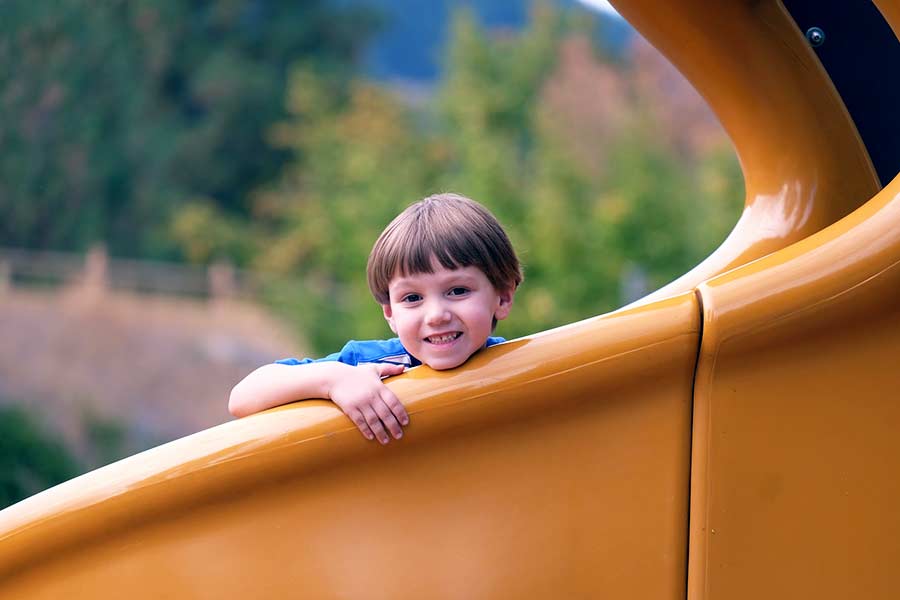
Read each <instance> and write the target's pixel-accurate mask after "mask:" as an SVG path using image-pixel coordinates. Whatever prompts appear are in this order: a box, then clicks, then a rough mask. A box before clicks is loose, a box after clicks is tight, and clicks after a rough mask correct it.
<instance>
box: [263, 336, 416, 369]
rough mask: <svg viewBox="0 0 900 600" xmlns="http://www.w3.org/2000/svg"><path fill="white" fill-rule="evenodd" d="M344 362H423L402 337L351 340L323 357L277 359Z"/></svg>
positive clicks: (412, 364) (413, 364)
mask: <svg viewBox="0 0 900 600" xmlns="http://www.w3.org/2000/svg"><path fill="white" fill-rule="evenodd" d="M329 361H336V362H342V363H344V364H347V365H352V366H354V367H355V366H356V365H359V364H362V363H378V362H383V363H395V364H399V365H404V366H407V367H416V366H418V365H420V364H422V363H420V362H419V361H418V360H416V359H415V358H414V357H413V356H412V355H411V354H410V353H409V352H407V351H406V348H404V347H403V344H401V343H400V338H391V339H389V340H350V341H349V342H347V343H346V344H344V347H343V348H341V350H340V351H339V352H335V353H333V354H329V355H328V356H325V357H323V358H317V359H313V358H303V359H296V358H283V359H281V360H277V361H275V362H276V363H278V364H282V365H303V364H307V363H311V362H329Z"/></svg>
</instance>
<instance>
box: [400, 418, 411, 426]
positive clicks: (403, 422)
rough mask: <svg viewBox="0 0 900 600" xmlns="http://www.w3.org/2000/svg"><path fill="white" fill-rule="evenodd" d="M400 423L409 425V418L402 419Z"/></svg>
mask: <svg viewBox="0 0 900 600" xmlns="http://www.w3.org/2000/svg"><path fill="white" fill-rule="evenodd" d="M400 423H402V424H403V425H409V419H403V420H402V421H400Z"/></svg>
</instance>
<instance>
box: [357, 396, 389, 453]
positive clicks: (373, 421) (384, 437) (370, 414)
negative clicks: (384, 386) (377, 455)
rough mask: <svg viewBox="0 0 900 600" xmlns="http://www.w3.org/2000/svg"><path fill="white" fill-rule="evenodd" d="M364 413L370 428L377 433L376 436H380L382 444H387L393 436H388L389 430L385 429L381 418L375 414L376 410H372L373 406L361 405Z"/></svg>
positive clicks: (379, 439)
mask: <svg viewBox="0 0 900 600" xmlns="http://www.w3.org/2000/svg"><path fill="white" fill-rule="evenodd" d="M360 410H362V414H363V416H364V417H365V418H366V423H368V424H369V428H370V429H371V430H372V433H374V434H375V437H377V438H378V441H379V442H381V443H382V444H387V443H388V442H389V441H391V438H390V437H389V436H388V434H387V431H385V429H384V425H382V423H381V419H380V418H379V417H378V415H377V414H375V411H374V410H372V407H371V406H368V405H366V406H363V407H361V409H360Z"/></svg>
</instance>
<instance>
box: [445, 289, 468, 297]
mask: <svg viewBox="0 0 900 600" xmlns="http://www.w3.org/2000/svg"><path fill="white" fill-rule="evenodd" d="M448 293H449V294H450V295H451V296H463V295H465V294H467V293H469V289H468V288H464V287H455V288H452V289H451V290H450V291H449V292H448Z"/></svg>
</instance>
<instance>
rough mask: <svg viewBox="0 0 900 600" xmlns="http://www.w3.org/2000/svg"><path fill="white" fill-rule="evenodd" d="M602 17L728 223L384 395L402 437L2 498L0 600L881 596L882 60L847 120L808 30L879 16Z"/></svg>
mask: <svg viewBox="0 0 900 600" xmlns="http://www.w3.org/2000/svg"><path fill="white" fill-rule="evenodd" d="M615 4H616V7H617V8H618V9H619V11H620V13H621V14H622V15H624V16H625V17H626V18H627V19H628V20H629V21H631V22H632V24H633V25H634V26H635V27H636V28H637V29H638V30H639V31H641V33H642V34H643V35H645V36H646V37H647V38H648V39H649V40H650V41H651V42H652V43H653V44H655V45H656V46H657V47H658V48H659V49H660V50H661V51H662V52H663V53H664V54H666V55H667V56H668V57H669V58H670V60H672V61H673V62H674V63H675V64H676V66H678V68H679V69H680V70H681V71H682V72H683V73H684V74H685V76H686V77H688V79H690V80H691V81H692V83H693V84H694V85H695V86H696V88H697V89H698V90H699V91H700V92H701V93H702V94H703V95H704V97H705V98H706V99H707V101H708V102H709V104H710V105H711V106H712V108H713V110H715V111H716V113H717V114H718V116H719V118H720V120H721V121H722V123H723V125H724V126H725V128H726V129H727V131H728V132H729V134H730V136H731V138H732V140H733V142H734V144H735V147H736V150H737V152H738V155H739V157H740V160H741V163H742V166H743V169H744V176H745V181H746V188H747V199H746V208H745V210H744V213H743V216H742V217H741V219H740V220H739V222H738V223H737V225H736V226H735V229H734V231H733V233H732V234H731V235H730V236H729V238H728V239H727V240H726V241H725V242H724V243H723V245H722V246H721V247H720V248H719V249H718V250H716V251H715V252H714V253H713V254H712V255H711V256H710V257H709V258H708V259H707V260H705V261H704V262H703V263H701V264H700V265H698V266H697V267H696V268H695V269H693V270H692V271H690V272H689V273H687V274H685V275H684V276H683V277H681V278H680V279H678V280H676V281H675V282H673V283H672V284H670V285H669V286H667V287H665V288H663V289H662V290H660V291H658V292H656V293H654V294H651V295H650V296H649V297H647V298H645V299H644V300H642V301H639V302H637V303H635V304H634V305H632V306H628V307H625V308H623V309H620V310H618V311H615V312H613V313H610V314H607V315H602V316H598V317H595V318H592V319H588V320H586V321H583V322H579V323H573V324H571V325H568V326H565V327H561V328H559V329H555V330H551V331H546V332H542V333H539V334H536V335H533V336H530V337H527V338H523V339H519V340H514V341H511V342H508V343H506V344H501V345H499V346H495V347H492V348H490V349H488V350H486V351H484V352H482V353H480V354H479V355H478V356H476V357H474V358H473V359H472V360H471V361H470V362H469V363H467V364H466V365H465V366H464V367H461V368H459V369H456V370H454V371H452V372H434V371H431V370H429V369H428V368H424V367H421V368H418V369H414V370H412V371H410V372H408V373H406V374H404V375H402V376H400V377H396V378H393V379H391V380H390V381H389V383H388V385H389V386H390V387H391V388H392V389H393V390H394V392H395V393H397V395H398V396H399V397H400V398H401V400H403V401H404V403H405V404H406V405H407V407H408V410H409V412H410V413H411V415H412V421H411V425H410V426H409V428H408V430H407V434H406V435H405V436H404V439H403V440H402V441H401V442H399V443H392V444H389V445H388V446H386V447H381V446H379V445H377V444H372V443H368V442H366V441H365V440H364V439H363V438H362V437H361V436H360V435H359V433H358V432H357V431H356V430H355V428H354V427H353V426H352V424H351V423H350V422H349V421H348V420H347V419H346V418H345V417H344V416H343V415H341V414H340V412H339V411H338V410H337V409H336V408H335V407H333V406H332V405H330V404H329V403H327V402H322V401H307V402H300V403H296V404H292V405H289V406H285V407H280V408H278V409H274V410H270V411H267V412H265V413H261V414H259V415H254V416H251V417H248V418H244V419H241V420H238V421H234V422H230V423H227V424H224V425H221V426H218V427H215V428H212V429H209V430H206V431H201V432H199V433H197V434H194V435H192V436H189V437H186V438H183V439H180V440H177V441H175V442H172V443H170V444H166V445H164V446H160V447H158V448H155V449H152V450H149V451H147V452H144V453H142V454H138V455H136V456H132V457H130V458H127V459H125V460H123V461H120V462H118V463H115V464H112V465H109V466H107V467H104V468H102V469H99V470H97V471H94V472H92V473H88V474H86V475H83V476H81V477H78V478H76V479H73V480H71V481H69V482H67V483H64V484H62V485H59V486H57V487H55V488H52V489H50V490H47V491H46V492H43V493H41V494H38V495H36V496H34V497H32V498H29V499H27V500H25V501H23V502H20V503H19V504H16V505H14V506H12V507H10V508H8V509H6V510H4V511H2V512H0V598H16V599H20V598H28V599H42V598H48V599H49V598H53V599H57V598H82V597H83V598H120V597H128V598H292V597H301V598H390V599H398V598H523V597H529V598H530V597H535V598H653V599H657V598H689V599H691V600H704V599H727V600H734V599H741V598H753V599H758V598H896V597H898V596H900V569H898V568H897V565H898V564H900V511H898V510H897V506H900V477H898V476H897V474H898V473H900V435H898V432H900V402H898V401H897V399H898V392H897V390H898V389H900V366H898V364H900V362H898V358H897V357H898V355H900V178H898V177H897V171H898V164H900V153H898V151H897V146H896V143H895V142H893V141H892V140H897V139H900V129H896V128H895V129H892V127H896V125H897V117H896V116H893V113H894V112H896V111H895V108H894V107H895V106H897V105H898V104H897V103H895V102H894V99H895V98H896V90H897V85H896V83H893V82H892V81H891V80H892V78H893V79H896V77H895V76H896V65H897V64H900V63H888V64H889V65H890V64H893V67H891V68H887V67H885V66H884V63H883V61H882V64H881V65H880V67H879V68H882V69H884V70H885V72H884V73H880V74H878V73H876V74H875V75H876V76H878V77H880V79H879V81H883V82H884V85H883V86H882V85H879V86H869V87H868V88H865V86H863V87H864V88H865V89H863V91H866V90H867V91H868V95H866V94H862V95H861V96H860V95H857V96H853V95H852V91H851V88H848V87H846V85H845V83H843V82H844V81H845V79H842V78H841V77H840V76H838V75H837V73H838V72H839V71H834V70H833V69H834V68H838V69H839V67H834V66H833V65H834V64H837V63H833V62H832V61H833V58H834V57H833V56H831V55H830V54H829V52H831V51H832V50H831V49H832V48H833V46H830V45H829V44H834V45H837V46H840V45H841V44H842V43H849V42H847V40H848V39H851V38H852V36H851V34H850V33H845V29H842V28H849V29H848V30H852V28H853V27H854V26H857V27H859V26H858V24H859V22H860V21H859V20H857V18H856V17H854V16H852V15H851V16H847V15H841V16H839V17H835V16H834V15H831V16H825V15H820V16H817V15H816V14H812V16H810V14H811V13H810V12H809V11H811V10H818V9H819V8H820V7H819V6H818V5H821V4H844V5H846V6H847V7H849V8H846V10H859V9H860V7H861V6H862V7H864V8H866V9H871V11H872V14H870V15H869V16H868V17H866V18H875V19H876V21H877V23H878V24H879V27H880V29H878V31H880V32H882V33H881V34H877V33H876V31H875V29H874V28H873V27H874V26H870V25H865V26H864V27H862V29H859V28H857V30H856V32H857V33H856V34H855V35H856V37H855V38H852V39H853V40H855V41H854V42H853V43H858V44H861V46H860V48H861V47H862V45H866V44H869V45H871V44H878V43H882V42H883V43H885V44H888V46H886V48H889V49H890V50H878V49H877V48H876V54H877V55H878V56H882V57H883V56H886V55H885V54H884V53H885V52H894V53H895V54H893V55H891V56H896V46H897V44H898V41H897V36H896V32H897V31H900V2H898V1H897V0H878V1H877V2H876V3H875V4H874V5H870V4H869V3H813V2H809V3H807V4H805V5H804V4H803V3H800V2H796V3H790V2H787V1H786V0H785V2H784V3H781V2H778V1H776V0H761V1H759V0H754V1H750V0H722V1H721V2H706V1H703V0H673V1H671V2H666V3H661V2H653V1H651V0H628V1H626V0H620V1H619V2H617V3H615ZM842 10H843V9H842ZM873 15H874V16H873ZM811 18H812V19H824V21H816V22H817V23H818V24H819V33H823V36H821V37H820V36H819V35H818V34H817V33H815V32H813V33H811V34H809V35H807V33H808V32H809V30H810V29H811V28H812V24H809V23H807V20H808V19H811ZM829 19H831V20H829ZM865 22H866V23H869V21H865ZM822 23H833V25H827V26H822ZM813 24H815V23H813ZM807 25H809V26H807ZM891 27H893V29H891ZM884 32H887V33H886V34H885V33H884ZM822 37H824V39H825V43H824V44H819V45H816V44H818V43H819V42H820V41H821V39H822ZM879 40H881V41H879ZM885 40H886V41H885ZM811 42H813V43H811ZM862 52H863V51H862V50H861V49H860V50H858V52H855V53H854V54H853V56H854V57H856V58H858V57H859V56H861V55H862V54H861V53H862ZM864 71H865V65H859V64H857V65H855V66H854V67H853V68H852V69H850V72H851V73H852V74H853V75H859V74H860V73H863V72H864ZM891 85H893V86H894V87H893V88H891ZM891 90H894V91H891ZM857 91H859V89H858V86H857ZM891 94H895V95H894V96H891ZM851 97H852V98H854V100H852V101H851V99H850V98H851ZM860 97H862V98H863V100H865V99H866V98H868V100H867V101H868V102H870V104H862V105H861V104H859V102H861V101H860V100H859V98H860ZM859 106H863V107H864V108H863V113H859V112H858V110H859V109H858V107H859ZM879 107H881V108H879ZM879 110H881V112H878V111H879ZM858 114H859V115H863V114H865V115H866V118H868V119H869V121H867V122H871V121H872V118H873V116H874V117H877V118H876V119H875V127H869V128H868V129H867V128H866V127H864V126H863V122H864V118H863V116H857V115H858ZM892 119H893V120H892ZM867 132H874V133H873V134H871V135H870V134H869V133H867ZM879 133H880V134H882V137H881V138H879V137H878V134H879ZM872 135H874V136H875V137H872ZM892 144H894V145H892ZM648 176H652V174H648ZM882 186H883V187H882Z"/></svg>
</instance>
